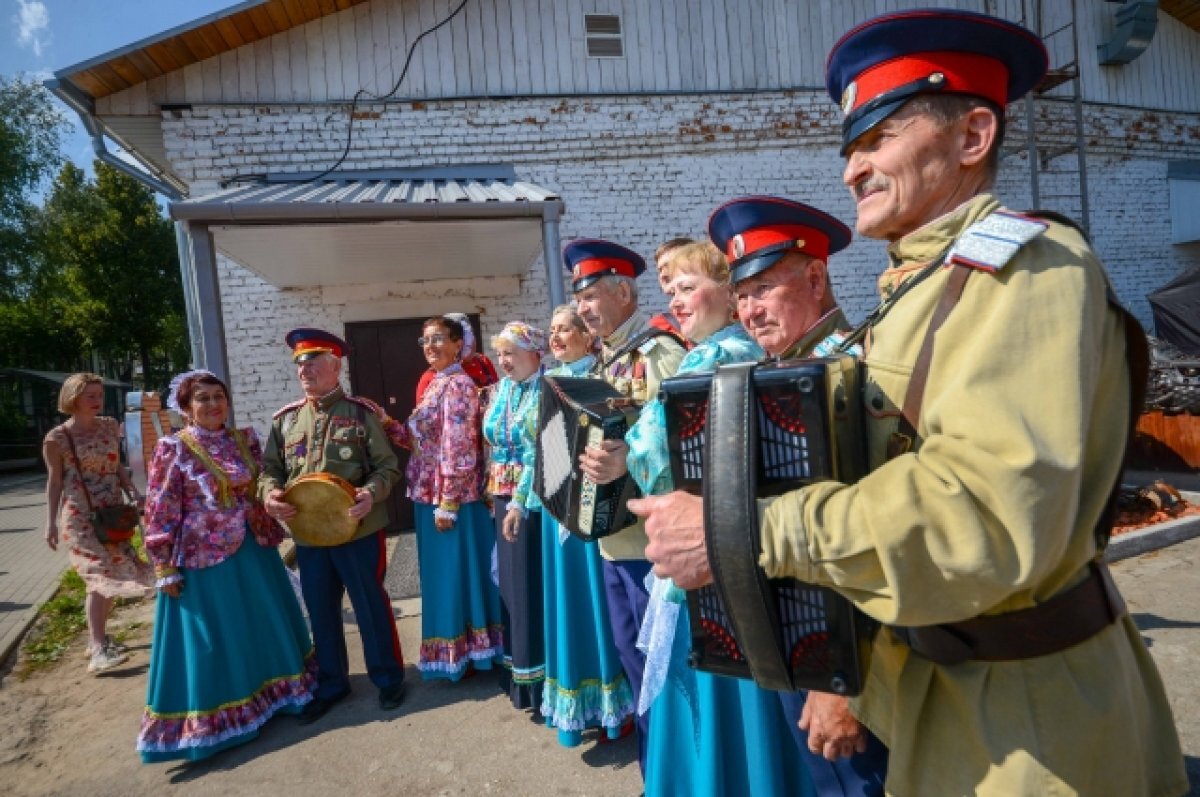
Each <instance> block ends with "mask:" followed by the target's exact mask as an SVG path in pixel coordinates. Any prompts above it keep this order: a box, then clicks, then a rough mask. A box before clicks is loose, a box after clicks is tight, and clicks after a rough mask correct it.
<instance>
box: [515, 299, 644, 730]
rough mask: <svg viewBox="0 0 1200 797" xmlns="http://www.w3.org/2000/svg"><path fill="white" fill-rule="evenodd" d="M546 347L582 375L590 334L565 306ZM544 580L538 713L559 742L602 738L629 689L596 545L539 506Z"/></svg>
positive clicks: (533, 414) (526, 429) (531, 463)
mask: <svg viewBox="0 0 1200 797" xmlns="http://www.w3.org/2000/svg"><path fill="white" fill-rule="evenodd" d="M549 345H550V353H551V354H553V355H554V357H555V358H556V359H557V360H558V361H559V363H561V364H560V365H559V366H558V367H557V368H555V369H553V370H551V371H549V372H548V373H549V374H550V375H557V376H586V375H587V372H588V369H590V368H591V367H592V364H593V363H594V362H595V357H593V356H592V354H590V352H591V350H592V336H591V335H590V334H589V333H588V331H587V327H586V326H585V325H584V323H583V320H582V319H580V317H579V316H578V315H577V314H576V313H575V310H574V309H573V308H572V307H570V306H569V305H564V306H562V307H559V308H557V309H556V310H555V311H554V315H553V316H552V317H551V321H550V337H549ZM537 416H538V413H537V407H536V406H534V407H532V408H530V409H529V410H527V412H526V414H525V417H524V419H523V422H522V423H521V429H522V432H523V434H524V437H525V439H524V440H523V443H522V445H523V448H522V450H523V452H524V455H525V458H526V459H525V468H524V471H523V473H522V477H521V481H520V483H519V484H518V488H517V491H516V493H514V501H520V502H521V503H522V505H523V506H525V507H526V511H535V510H537V509H540V508H541V502H540V501H538V497H537V495H536V494H534V492H533V490H532V484H533V475H534V467H535V458H536V453H535V452H536V446H535V443H534V440H535V438H536V434H535V432H536V427H537ZM541 545H542V587H543V601H544V604H543V605H544V610H545V615H544V616H545V635H546V681H545V686H544V688H543V691H542V716H543V717H544V718H545V721H546V725H547V726H549V727H551V728H556V729H557V730H558V741H559V743H560V744H562V745H564V746H566V747H575V746H576V745H578V744H579V743H580V742H581V741H582V739H583V731H584V729H586V728H600V729H602V730H601V733H602V734H603V735H602V737H601V739H616V738H619V737H621V736H624V735H627V734H629V733H631V732H632V731H633V722H632V718H633V691H632V689H631V688H630V686H629V681H628V679H627V678H626V677H625V671H624V669H622V667H621V660H620V658H619V657H618V656H617V649H616V646H615V645H614V644H613V640H612V630H611V628H612V627H611V626H610V624H609V621H608V600H607V598H606V597H605V591H604V574H603V572H602V571H601V569H600V550H599V548H598V547H597V546H596V545H595V543H587V542H584V541H583V540H581V539H579V538H578V537H575V536H573V535H572V534H570V533H569V532H568V531H567V530H566V529H565V528H563V527H562V526H561V525H559V523H558V521H556V520H555V519H554V518H553V517H551V516H550V514H549V513H548V512H544V511H543V512H542V525H541Z"/></svg>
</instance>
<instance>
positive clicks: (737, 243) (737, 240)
mask: <svg viewBox="0 0 1200 797" xmlns="http://www.w3.org/2000/svg"><path fill="white" fill-rule="evenodd" d="M729 244H730V246H732V247H733V256H734V258H739V257H742V256H743V255H745V254H746V242H745V241H744V240H743V239H742V236H740V235H735V236H733V239H732V240H731V241H730V242H729Z"/></svg>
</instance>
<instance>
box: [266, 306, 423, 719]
mask: <svg viewBox="0 0 1200 797" xmlns="http://www.w3.org/2000/svg"><path fill="white" fill-rule="evenodd" d="M286 340H287V344H288V345H289V346H290V347H291V348H292V352H293V354H292V359H293V360H294V361H295V363H296V368H297V373H298V375H299V378H300V384H301V386H302V387H303V388H304V395H305V397H304V399H302V400H300V401H297V402H294V403H292V404H288V405H287V406H285V407H283V408H282V409H281V410H279V412H277V413H275V418H274V421H273V423H272V424H271V434H270V436H269V437H268V438H267V447H266V451H265V453H264V455H263V472H262V475H261V476H259V481H258V491H259V496H260V497H261V498H262V501H263V503H264V505H265V506H266V508H267V511H268V512H269V513H270V514H271V515H272V516H273V517H275V518H277V519H279V520H282V521H284V522H287V520H288V519H290V518H292V517H294V516H295V514H296V510H295V508H294V507H292V506H291V505H289V504H287V503H285V502H284V501H282V500H281V498H282V495H283V491H284V489H285V488H286V487H288V486H290V485H291V484H292V483H294V482H295V481H296V480H297V479H298V478H300V477H301V476H304V475H307V474H310V473H331V474H333V475H335V476H340V477H341V478H343V479H345V480H346V481H347V482H349V483H350V484H351V485H353V486H354V487H355V488H356V490H355V503H354V505H353V506H351V507H350V508H349V509H348V510H347V511H348V513H349V515H350V517H352V518H355V519H357V520H358V521H359V525H358V529H357V530H356V531H355V533H354V536H353V537H352V538H351V539H350V540H349V541H348V542H345V543H343V544H341V545H334V546H313V545H307V544H305V543H304V542H303V541H302V540H297V541H296V561H297V564H298V565H299V566H300V584H301V588H302V591H303V593H304V604H305V606H306V608H307V609H308V616H309V619H310V620H311V622H312V630H313V642H314V644H315V645H316V649H317V664H318V667H319V673H318V688H317V694H316V697H315V698H314V700H313V701H312V702H311V703H309V705H308V706H306V707H305V710H304V712H303V713H302V714H301V715H300V721H301V722H302V723H308V722H313V721H315V720H316V719H318V718H320V717H321V715H323V714H324V713H325V712H326V711H328V710H329V708H330V707H331V706H332V705H333V704H334V703H336V702H337V701H338V700H341V699H342V698H343V697H345V696H346V695H347V694H349V693H350V673H349V665H348V662H347V660H346V639H345V635H344V633H343V631H342V599H343V597H344V596H345V595H346V594H349V596H350V603H351V605H352V606H353V607H354V616H355V618H356V620H357V621H358V628H359V631H360V632H361V634H362V642H363V656H364V658H365V659H366V663H367V673H368V675H369V676H370V678H371V682H372V683H374V684H375V686H376V687H378V689H379V705H380V707H381V708H383V709H385V710H386V709H393V708H396V707H397V706H399V705H400V703H401V702H402V701H403V699H404V657H403V654H402V653H401V650H400V638H399V637H398V636H397V634H396V622H395V619H394V617H393V615H392V605H391V600H390V598H389V597H388V595H387V592H386V591H385V590H384V587H383V576H384V574H385V572H386V570H387V550H386V541H385V539H384V534H383V527H384V526H386V525H387V520H388V517H387V504H386V499H387V497H388V494H389V493H390V492H391V490H392V487H393V486H394V485H395V484H396V482H398V481H399V480H400V467H399V463H398V461H397V459H396V454H395V452H393V451H392V448H391V445H390V444H389V443H388V439H387V435H386V434H385V433H384V431H383V427H382V426H381V425H380V421H379V419H378V417H377V416H376V414H375V408H374V406H373V405H371V404H370V403H369V402H365V401H362V400H360V399H357V398H355V397H353V396H347V395H346V394H345V392H344V391H343V390H342V387H341V385H340V383H339V375H340V373H341V366H342V357H343V356H344V355H345V354H346V350H347V347H346V344H345V342H344V341H342V340H341V339H340V338H338V337H337V336H335V335H332V334H330V333H328V332H324V331H322V330H316V329H308V328H301V329H294V330H292V331H291V332H289V333H288V335H287V338H286Z"/></svg>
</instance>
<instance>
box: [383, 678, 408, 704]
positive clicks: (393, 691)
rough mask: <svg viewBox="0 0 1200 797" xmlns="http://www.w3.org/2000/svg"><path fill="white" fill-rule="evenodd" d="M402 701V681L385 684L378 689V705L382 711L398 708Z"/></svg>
mask: <svg viewBox="0 0 1200 797" xmlns="http://www.w3.org/2000/svg"><path fill="white" fill-rule="evenodd" d="M403 702H404V682H403V681H401V682H400V683H398V684H393V685H392V686H385V687H384V688H383V689H380V690H379V707H380V708H381V709H383V710H384V711H391V710H392V709H396V708H400V704H401V703H403Z"/></svg>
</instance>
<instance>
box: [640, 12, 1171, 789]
mask: <svg viewBox="0 0 1200 797" xmlns="http://www.w3.org/2000/svg"><path fill="white" fill-rule="evenodd" d="M1047 63H1048V58H1047V55H1046V51H1045V48H1044V46H1043V45H1042V42H1041V41H1040V40H1039V39H1038V38H1037V37H1036V36H1034V35H1033V34H1031V33H1029V32H1028V31H1026V30H1025V29H1023V28H1021V27H1018V26H1017V25H1014V24H1012V23H1009V22H1006V21H1004V20H1000V19H996V18H993V17H989V16H984V15H981V14H973V13H969V12H963V11H956V10H949V9H947V10H919V11H904V12H898V13H894V14H889V15H885V16H883V17H879V18H876V19H874V20H871V21H868V22H866V23H864V24H862V25H859V26H857V27H856V28H854V29H853V30H852V31H851V32H850V33H848V34H847V35H846V36H845V37H843V38H842V39H841V40H840V41H839V42H838V43H837V44H836V45H835V46H834V50H833V52H832V53H831V55H830V58H829V61H828V66H827V75H826V83H827V86H828V88H829V91H830V95H831V96H832V97H833V98H834V100H835V101H840V103H841V105H842V108H843V111H844V112H845V113H846V118H845V121H844V123H843V142H842V143H843V154H844V155H845V156H846V159H847V162H846V169H845V172H844V174H843V181H844V182H845V183H846V185H847V186H848V187H849V189H850V191H851V195H852V197H853V199H854V201H855V203H856V206H857V210H858V219H857V228H858V231H859V232H860V233H862V234H864V235H867V236H869V237H872V238H880V239H884V240H887V241H888V242H889V247H888V259H889V265H888V268H887V269H886V270H885V271H884V272H883V275H882V279H881V280H880V287H881V293H882V294H883V297H884V301H883V303H882V304H881V305H880V308H879V309H877V310H876V311H875V312H874V313H872V314H871V316H869V318H868V327H869V328H870V330H871V336H870V337H869V338H868V341H869V345H868V347H867V352H866V356H865V367H866V385H865V387H864V391H863V396H862V400H863V410H864V414H865V418H866V421H865V424H866V429H865V431H866V440H867V449H868V450H867V456H868V460H869V461H868V468H869V470H870V473H869V474H868V475H867V476H865V477H864V478H862V479H861V480H860V481H858V483H857V484H853V485H851V484H845V483H841V482H838V481H832V480H831V481H824V482H820V483H816V484H812V485H810V486H808V487H804V488H802V489H799V490H796V491H793V492H790V493H786V494H784V495H782V496H780V497H779V498H777V499H775V500H773V501H771V502H769V503H767V502H762V501H760V502H759V509H760V514H759V519H760V522H759V537H760V541H761V547H762V551H763V553H762V556H761V558H760V560H759V563H760V565H761V567H762V569H763V570H764V571H765V573H766V575H768V576H769V577H772V578H779V577H793V578H797V579H800V580H801V581H805V582H809V583H813V584H820V585H826V586H830V587H833V588H835V589H837V590H838V591H839V592H840V593H842V594H843V595H844V596H846V597H847V598H848V599H850V600H851V601H853V602H854V604H855V605H856V606H858V607H859V608H861V609H862V610H863V611H864V612H866V613H867V614H869V615H870V616H872V617H874V618H875V619H876V620H879V621H880V622H882V623H883V624H884V627H883V628H882V629H881V630H880V631H879V633H878V634H876V635H875V638H874V645H873V648H872V655H871V660H870V670H869V673H868V676H867V682H866V685H865V688H864V691H863V693H862V694H861V696H860V697H858V698H856V699H855V700H854V701H852V706H853V708H854V711H855V714H856V715H857V716H858V717H859V719H861V720H862V721H863V722H864V723H865V724H866V725H867V726H869V727H870V728H871V730H872V731H874V732H875V733H876V734H878V736H879V738H880V739H881V740H882V741H883V742H884V743H886V744H887V746H888V748H889V751H890V753H889V755H890V758H889V763H888V775H887V783H886V789H887V792H888V793H889V794H896V795H927V794H986V795H992V794H994V795H1013V794H1048V793H1055V794H1120V795H1168V794H1182V793H1185V792H1186V791H1187V789H1188V784H1187V778H1186V775H1185V772H1184V767H1183V761H1182V754H1181V752H1180V747H1179V741H1178V737H1177V735H1176V732H1175V729H1174V725H1173V722H1172V718H1171V709H1170V706H1169V704H1168V702H1167V698H1166V695H1165V693H1164V689H1163V685H1162V681H1161V679H1160V678H1159V675H1158V672H1157V670H1156V669H1155V666H1154V662H1153V661H1152V659H1151V658H1150V656H1149V653H1148V652H1147V650H1146V647H1145V643H1144V642H1143V641H1142V638H1141V636H1140V634H1139V633H1138V630H1137V628H1136V626H1135V625H1134V623H1133V621H1132V619H1130V617H1129V615H1128V613H1127V612H1126V611H1125V607H1124V604H1123V602H1122V601H1121V598H1120V595H1119V593H1118V592H1117V590H1116V587H1115V586H1114V585H1113V582H1112V579H1111V577H1110V576H1109V575H1108V572H1107V569H1106V567H1105V565H1104V564H1103V557H1102V552H1103V547H1104V544H1105V542H1106V541H1107V534H1108V529H1109V527H1110V526H1109V524H1110V521H1109V520H1108V519H1106V517H1105V516H1106V505H1108V503H1109V496H1110V495H1111V494H1112V490H1113V487H1114V485H1115V484H1116V483H1117V482H1118V480H1119V476H1120V467H1121V461H1122V455H1123V450H1124V447H1125V436H1126V435H1125V433H1124V432H1125V430H1126V429H1127V428H1128V427H1129V426H1131V425H1132V421H1133V420H1134V419H1135V418H1136V413H1137V402H1138V400H1140V396H1138V391H1137V390H1136V389H1133V388H1136V386H1137V385H1138V382H1139V377H1138V376H1137V375H1136V373H1137V368H1136V363H1137V361H1138V359H1139V358H1138V356H1137V355H1138V354H1139V352H1141V353H1142V354H1143V356H1144V350H1145V340H1144V336H1142V333H1141V330H1140V328H1138V327H1137V324H1136V322H1135V321H1133V320H1132V319H1131V317H1129V316H1128V314H1127V313H1126V312H1125V311H1124V310H1123V309H1122V308H1121V307H1120V306H1119V305H1117V303H1116V302H1115V300H1114V299H1113V298H1112V290H1111V287H1110V286H1109V282H1108V278H1107V276H1106V275H1105V273H1104V270H1103V267H1102V266H1101V265H1100V263H1099V260H1098V259H1097V258H1096V256H1095V254H1094V253H1093V252H1092V250H1091V247H1090V245H1089V244H1088V242H1087V240H1086V238H1085V237H1084V236H1083V235H1082V234H1081V233H1080V232H1078V231H1077V230H1075V229H1074V228H1072V227H1071V226H1069V225H1068V224H1064V223H1060V222H1058V221H1055V220H1044V219H1041V218H1037V217H1036V216H1030V215H1020V214H1015V213H1012V212H1010V211H1005V210H1003V209H1002V208H1001V207H1000V203H999V202H998V201H997V200H996V199H995V198H994V197H993V196H992V195H991V194H990V193H989V191H990V188H991V186H992V184H993V183H994V179H995V171H996V168H997V165H998V162H999V150H1000V144H1001V140H1002V135H1003V120H1004V106H1005V105H1006V104H1007V103H1008V102H1012V101H1014V100H1016V99H1018V98H1020V97H1021V96H1022V95H1023V94H1025V93H1026V92H1027V91H1029V90H1030V89H1032V88H1033V87H1034V86H1035V85H1037V83H1038V82H1039V80H1040V79H1041V78H1042V76H1043V75H1044V74H1045V72H1046V67H1047ZM1131 363H1132V364H1133V365H1134V367H1133V368H1131V367H1130V364H1131ZM1131 371H1133V373H1134V374H1135V375H1134V376H1132V377H1131V374H1130V372H1131ZM699 504H700V501H699V499H696V498H693V497H691V496H686V495H681V494H679V493H674V494H671V495H668V496H661V497H656V498H652V499H647V500H644V501H640V502H636V503H635V504H634V506H635V507H636V511H637V512H638V513H639V514H641V515H643V516H646V517H647V521H646V526H647V532H648V534H649V536H650V539H651V544H650V546H649V547H648V549H647V555H648V556H650V557H651V558H652V560H653V561H654V562H655V565H656V567H655V570H656V572H658V573H659V574H660V575H663V576H670V577H672V578H674V579H675V581H676V583H678V584H680V586H684V587H693V586H698V585H700V584H703V583H705V582H707V581H709V580H710V579H711V575H710V574H709V572H708V561H707V554H706V552H705V544H704V533H703V522H702V520H701V518H702V517H703V514H702V513H703V508H702V507H701V506H699ZM814 719H815V720H817V721H814V722H813V723H812V724H811V725H810V727H809V732H810V739H812V738H816V739H817V740H818V741H819V740H820V738H821V737H822V736H827V735H828V733H827V731H828V729H827V728H825V727H823V726H822V724H821V723H820V722H819V719H820V718H814Z"/></svg>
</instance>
